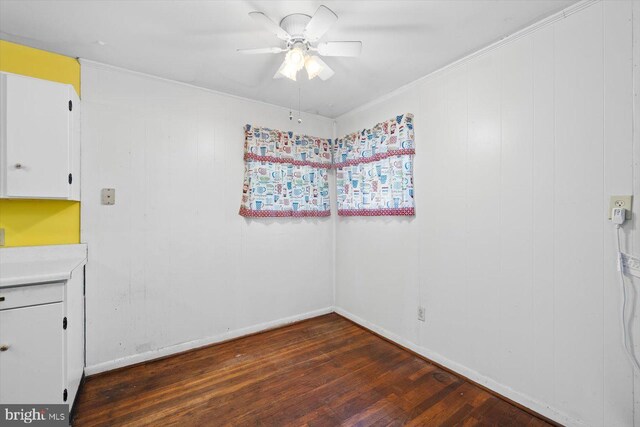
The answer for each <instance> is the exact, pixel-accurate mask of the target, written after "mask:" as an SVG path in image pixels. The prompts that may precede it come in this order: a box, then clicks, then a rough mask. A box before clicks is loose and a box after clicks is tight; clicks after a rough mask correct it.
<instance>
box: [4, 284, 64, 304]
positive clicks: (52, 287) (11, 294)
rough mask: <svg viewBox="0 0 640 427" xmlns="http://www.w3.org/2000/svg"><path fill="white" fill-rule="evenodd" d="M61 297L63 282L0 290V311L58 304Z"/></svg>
mask: <svg viewBox="0 0 640 427" xmlns="http://www.w3.org/2000/svg"><path fill="white" fill-rule="evenodd" d="M63 297H64V282H56V283H45V284H44V285H30V286H17V287H15V288H0V310H6V309H8V308H17V307H26V306H30V305H38V304H48V303H51V302H60V301H62V299H63Z"/></svg>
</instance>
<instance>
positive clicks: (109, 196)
mask: <svg viewBox="0 0 640 427" xmlns="http://www.w3.org/2000/svg"><path fill="white" fill-rule="evenodd" d="M101 195H102V204H103V205H115V204H116V189H115V188H103V189H102V191H101Z"/></svg>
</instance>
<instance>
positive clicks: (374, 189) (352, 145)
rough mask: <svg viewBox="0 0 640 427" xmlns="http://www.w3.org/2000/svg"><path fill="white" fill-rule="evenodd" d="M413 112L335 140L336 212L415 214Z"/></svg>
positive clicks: (347, 213) (345, 214)
mask: <svg viewBox="0 0 640 427" xmlns="http://www.w3.org/2000/svg"><path fill="white" fill-rule="evenodd" d="M414 154H415V148H414V132H413V115H411V114H403V115H401V116H397V117H396V118H394V119H391V120H387V121H384V122H382V123H378V124H377V125H376V126H374V127H373V128H371V129H365V130H363V131H361V132H356V133H352V134H350V135H347V136H346V137H344V138H340V139H338V140H337V141H336V156H335V162H336V163H335V167H336V169H337V170H336V185H337V193H338V199H337V200H338V215H342V216H381V215H408V216H412V215H415V208H414V206H415V204H414V199H413V155H414Z"/></svg>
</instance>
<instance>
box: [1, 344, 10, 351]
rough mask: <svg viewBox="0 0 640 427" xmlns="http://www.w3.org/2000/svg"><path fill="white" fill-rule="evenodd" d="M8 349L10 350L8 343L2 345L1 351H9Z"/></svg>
mask: <svg viewBox="0 0 640 427" xmlns="http://www.w3.org/2000/svg"><path fill="white" fill-rule="evenodd" d="M7 350H9V346H8V345H0V351H7Z"/></svg>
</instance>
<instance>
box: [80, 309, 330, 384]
mask: <svg viewBox="0 0 640 427" xmlns="http://www.w3.org/2000/svg"><path fill="white" fill-rule="evenodd" d="M333 311H334V310H333V307H325V308H321V309H318V310H313V311H309V312H307V313H302V314H297V315H294V316H289V317H285V318H282V319H278V320H272V321H270V322H264V323H259V324H257V325H253V326H247V327H245V328H240V329H236V330H234V331H229V332H225V333H222V334H219V335H214V336H212V337H208V338H202V339H198V340H194V341H189V342H185V343H181V344H176V345H171V346H169V347H164V348H161V349H159V350H152V351H148V352H146V353H141V354H133V355H131V356H126V357H122V358H120V359H116V360H110V361H108V362H102V363H98V364H95V365H91V366H87V367H86V368H84V373H85V375H87V376H89V375H94V374H98V373H100V372H106V371H110V370H112V369H117V368H122V367H124V366H129V365H133V364H136V363H140V362H146V361H149V360H153V359H158V358H160V357H164V356H170V355H172V354H176V353H180V352H183V351H187V350H192V349H194V348H198V347H204V346H207V345H210V344H215V343H219V342H223V341H228V340H231V339H234V338H240V337H243V336H246V335H250V334H254V333H256V332H262V331H265V330H268V329H273V328H277V327H281V326H285V325H287V324H290V323H294V322H299V321H301V320H305V319H310V318H312V317H317V316H322V315H323V314H329V313H333Z"/></svg>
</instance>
